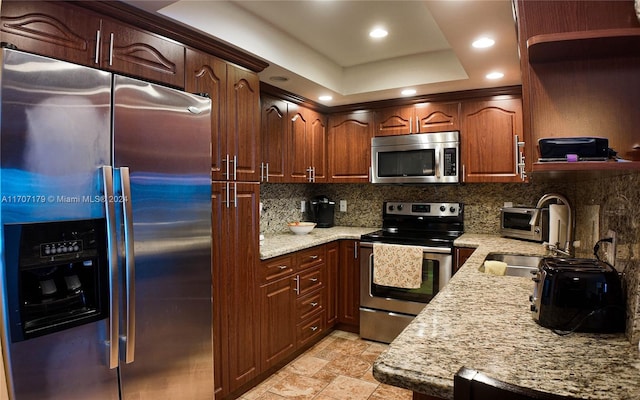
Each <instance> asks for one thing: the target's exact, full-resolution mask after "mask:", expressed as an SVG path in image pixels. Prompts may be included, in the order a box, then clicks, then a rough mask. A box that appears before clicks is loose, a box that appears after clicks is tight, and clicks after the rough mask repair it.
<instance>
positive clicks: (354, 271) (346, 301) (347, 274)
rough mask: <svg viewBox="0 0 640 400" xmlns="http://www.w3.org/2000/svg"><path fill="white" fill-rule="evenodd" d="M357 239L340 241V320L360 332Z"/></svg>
mask: <svg viewBox="0 0 640 400" xmlns="http://www.w3.org/2000/svg"><path fill="white" fill-rule="evenodd" d="M357 246H358V241H357V240H341V241H340V264H339V268H338V322H339V323H341V324H344V325H346V326H348V327H350V328H351V329H350V330H352V331H354V332H358V331H359V327H360V259H359V251H358V250H359V249H358V247H357Z"/></svg>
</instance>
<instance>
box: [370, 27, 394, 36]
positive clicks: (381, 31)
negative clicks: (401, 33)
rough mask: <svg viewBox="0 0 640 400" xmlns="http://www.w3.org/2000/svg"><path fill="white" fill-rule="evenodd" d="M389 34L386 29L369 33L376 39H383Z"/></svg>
mask: <svg viewBox="0 0 640 400" xmlns="http://www.w3.org/2000/svg"><path fill="white" fill-rule="evenodd" d="M388 34H389V32H387V31H386V29H383V28H373V29H372V30H371V32H369V36H371V37H372V38H376V39H379V38H383V37H385V36H387V35H388Z"/></svg>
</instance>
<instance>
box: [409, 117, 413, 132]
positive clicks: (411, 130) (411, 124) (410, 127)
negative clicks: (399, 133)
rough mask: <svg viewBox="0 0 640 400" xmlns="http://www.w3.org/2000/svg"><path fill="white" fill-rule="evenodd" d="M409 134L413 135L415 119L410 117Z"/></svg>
mask: <svg viewBox="0 0 640 400" xmlns="http://www.w3.org/2000/svg"><path fill="white" fill-rule="evenodd" d="M409 133H413V117H409Z"/></svg>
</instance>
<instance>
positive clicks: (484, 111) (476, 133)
mask: <svg viewBox="0 0 640 400" xmlns="http://www.w3.org/2000/svg"><path fill="white" fill-rule="evenodd" d="M461 136H462V140H461V143H462V147H461V154H462V162H463V167H462V170H463V180H464V182H522V181H523V176H521V175H520V170H519V164H520V151H521V149H520V146H519V145H520V144H521V142H522V139H523V135H522V103H521V101H520V99H506V100H502V99H485V100H474V101H471V100H470V101H465V102H463V104H462V130H461Z"/></svg>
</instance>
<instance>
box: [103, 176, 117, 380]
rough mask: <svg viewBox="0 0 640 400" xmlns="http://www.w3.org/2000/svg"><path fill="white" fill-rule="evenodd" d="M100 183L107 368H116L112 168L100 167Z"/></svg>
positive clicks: (115, 249) (114, 225) (114, 219)
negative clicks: (105, 251) (104, 239)
mask: <svg viewBox="0 0 640 400" xmlns="http://www.w3.org/2000/svg"><path fill="white" fill-rule="evenodd" d="M102 183H103V190H104V206H105V214H106V223H107V249H108V252H109V257H108V258H109V259H108V266H109V334H108V338H107V344H108V348H109V354H108V362H109V368H110V369H114V368H116V367H118V353H119V350H120V349H119V339H118V338H119V327H118V322H119V315H118V251H117V247H116V246H117V242H118V240H117V237H116V211H115V206H114V204H113V201H111V200H112V199H113V168H111V167H110V166H108V165H105V166H103V167H102Z"/></svg>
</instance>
